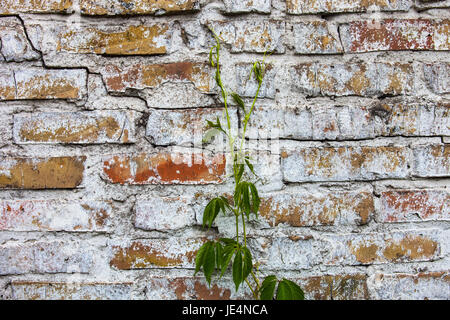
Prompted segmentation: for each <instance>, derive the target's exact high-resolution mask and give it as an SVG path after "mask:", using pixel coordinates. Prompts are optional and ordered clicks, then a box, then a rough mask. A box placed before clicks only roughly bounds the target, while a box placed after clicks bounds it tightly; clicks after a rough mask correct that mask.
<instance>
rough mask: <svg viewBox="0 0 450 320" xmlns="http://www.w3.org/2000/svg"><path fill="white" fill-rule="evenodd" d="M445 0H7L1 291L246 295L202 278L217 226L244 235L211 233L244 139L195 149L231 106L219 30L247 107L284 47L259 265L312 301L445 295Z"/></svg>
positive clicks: (266, 127) (272, 92)
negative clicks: (217, 78) (206, 247)
mask: <svg viewBox="0 0 450 320" xmlns="http://www.w3.org/2000/svg"><path fill="white" fill-rule="evenodd" d="M449 8H450V2H449V0H434V1H433V0H431V1H430V0H334V1H332V0H286V1H284V0H223V1H219V0H217V1H213V0H161V1H159V0H147V1H144V0H126V1H113V0H78V1H72V0H51V1H19V0H0V44H1V46H0V53H1V55H0V121H1V122H0V123H1V125H0V299H211V298H213V299H227V298H231V299H234V298H248V297H249V296H250V295H249V292H248V291H246V290H243V289H240V291H238V292H237V293H236V292H234V289H233V286H232V281H231V280H230V279H229V278H224V279H222V280H220V281H219V282H214V285H213V286H212V287H211V288H208V286H207V284H206V282H205V281H204V280H203V279H202V278H201V277H193V266H194V257H195V252H196V250H197V249H198V248H199V246H200V245H201V244H202V242H203V241H205V239H207V238H215V237H219V236H224V235H232V232H233V230H234V229H233V225H232V223H233V219H231V220H230V219H229V218H227V217H221V218H219V219H218V221H217V223H216V226H215V227H214V228H213V229H212V230H210V231H208V232H205V231H204V230H202V229H201V221H202V209H203V208H204V206H205V204H206V203H207V200H208V198H211V197H213V196H216V195H218V194H223V193H229V192H230V190H231V188H232V181H231V179H230V178H229V174H230V172H231V171H230V165H229V154H228V153H227V152H217V150H210V152H206V151H205V150H201V149H200V148H198V144H197V143H196V142H198V140H199V135H198V132H200V139H201V131H202V130H203V129H204V128H205V126H204V124H205V120H206V119H214V118H215V117H216V116H221V115H222V114H223V103H222V102H221V100H220V99H219V95H218V88H217V87H216V85H215V83H214V79H213V75H214V74H213V71H212V70H211V69H210V68H209V66H208V54H209V48H210V47H211V46H212V45H213V44H214V42H213V38H212V34H211V33H210V32H209V31H208V26H209V27H213V28H214V29H215V30H216V32H217V33H220V34H221V37H222V39H223V50H222V62H223V82H224V83H225V84H228V85H229V86H230V88H231V89H232V90H234V91H236V92H238V93H239V94H240V95H242V96H243V97H245V98H246V99H249V101H250V99H251V96H252V94H253V93H254V91H255V88H256V85H255V82H254V81H252V80H251V79H249V78H248V72H249V70H250V67H251V63H252V62H253V61H254V60H255V59H261V58H262V57H263V53H264V52H265V51H266V50H269V51H273V52H274V53H273V54H272V55H271V56H269V57H268V58H267V59H266V60H267V62H268V64H269V65H268V68H267V71H266V77H265V82H264V85H263V87H262V89H261V92H260V93H261V94H260V96H261V100H259V101H258V104H257V106H256V109H255V113H254V115H253V118H252V121H251V126H252V127H253V128H255V130H253V132H249V140H248V142H249V143H248V148H249V150H250V151H251V153H252V154H253V155H254V158H255V159H256V161H255V170H256V171H257V173H258V175H259V176H260V177H261V181H260V182H258V188H259V190H260V192H261V194H262V198H263V202H262V206H261V217H260V218H259V219H258V220H256V221H253V222H252V223H250V225H249V226H248V233H249V235H250V239H249V242H250V245H251V248H252V251H253V255H254V256H255V257H256V259H257V260H259V261H260V263H261V265H260V270H261V272H262V274H264V275H268V274H271V273H276V274H277V275H279V276H282V277H286V278H289V279H292V280H294V281H296V282H298V283H299V284H300V285H301V286H302V287H303V289H304V290H305V293H306V298H308V299H449V298H450V274H449V270H450V228H449V227H450V222H449V220H450V206H449V204H450V194H449V181H450V179H449V176H450V158H449V154H450V100H449V98H450V78H449V77H450V55H449V50H450V32H449V27H450V11H449ZM240 116H241V115H240V114H239V113H238V111H237V110H236V108H235V107H231V119H232V125H233V127H235V128H237V127H238V121H239V117H240ZM273 134H276V136H274V135H273ZM264 135H265V137H264ZM267 137H272V138H274V137H275V138H276V139H271V140H269V141H268V140H265V139H264V138H267ZM193 146H194V147H195V148H193ZM193 149H194V150H195V151H194V152H192V150H193Z"/></svg>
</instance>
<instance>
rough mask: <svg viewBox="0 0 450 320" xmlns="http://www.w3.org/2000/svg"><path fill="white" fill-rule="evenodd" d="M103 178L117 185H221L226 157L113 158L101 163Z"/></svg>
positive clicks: (162, 156) (179, 155)
mask: <svg viewBox="0 0 450 320" xmlns="http://www.w3.org/2000/svg"><path fill="white" fill-rule="evenodd" d="M103 174H104V177H105V179H107V180H108V181H109V182H111V183H119V184H208V183H221V182H222V181H223V179H224V175H225V156H224V155H216V156H214V157H212V156H206V155H202V154H179V153H178V154H169V153H154V154H140V155H135V156H129V155H114V156H109V157H106V158H105V159H104V160H103Z"/></svg>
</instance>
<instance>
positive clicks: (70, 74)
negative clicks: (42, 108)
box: [0, 67, 87, 100]
mask: <svg viewBox="0 0 450 320" xmlns="http://www.w3.org/2000/svg"><path fill="white" fill-rule="evenodd" d="M86 79H87V73H86V70H81V69H70V70H69V69H66V70H64V69H58V70H51V69H41V68H34V67H31V68H27V69H19V70H14V71H12V70H1V71H0V86H1V87H0V100H28V99H68V100H80V99H82V98H84V97H85V96H86V91H87V90H86Z"/></svg>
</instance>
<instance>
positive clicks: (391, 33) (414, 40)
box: [339, 19, 450, 52]
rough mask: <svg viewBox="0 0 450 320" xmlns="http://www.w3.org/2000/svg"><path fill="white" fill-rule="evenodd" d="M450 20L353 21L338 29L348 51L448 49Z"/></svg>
mask: <svg viewBox="0 0 450 320" xmlns="http://www.w3.org/2000/svg"><path fill="white" fill-rule="evenodd" d="M449 24H450V20H442V21H434V20H427V19H401V20H400V19H386V20H381V21H373V22H371V21H354V22H350V23H348V24H344V25H341V26H340V28H339V30H340V34H341V39H342V44H343V46H344V50H345V52H369V51H388V50H390V51H396V50H449V48H450V46H449V45H448V28H449Z"/></svg>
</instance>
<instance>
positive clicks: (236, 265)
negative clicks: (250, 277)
mask: <svg viewBox="0 0 450 320" xmlns="http://www.w3.org/2000/svg"><path fill="white" fill-rule="evenodd" d="M242 271H243V270H242V253H241V251H238V252H236V255H235V257H234V261H233V282H234V284H235V286H236V291H238V289H239V286H240V284H241V283H242V282H243V281H244V277H243V272H242Z"/></svg>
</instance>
